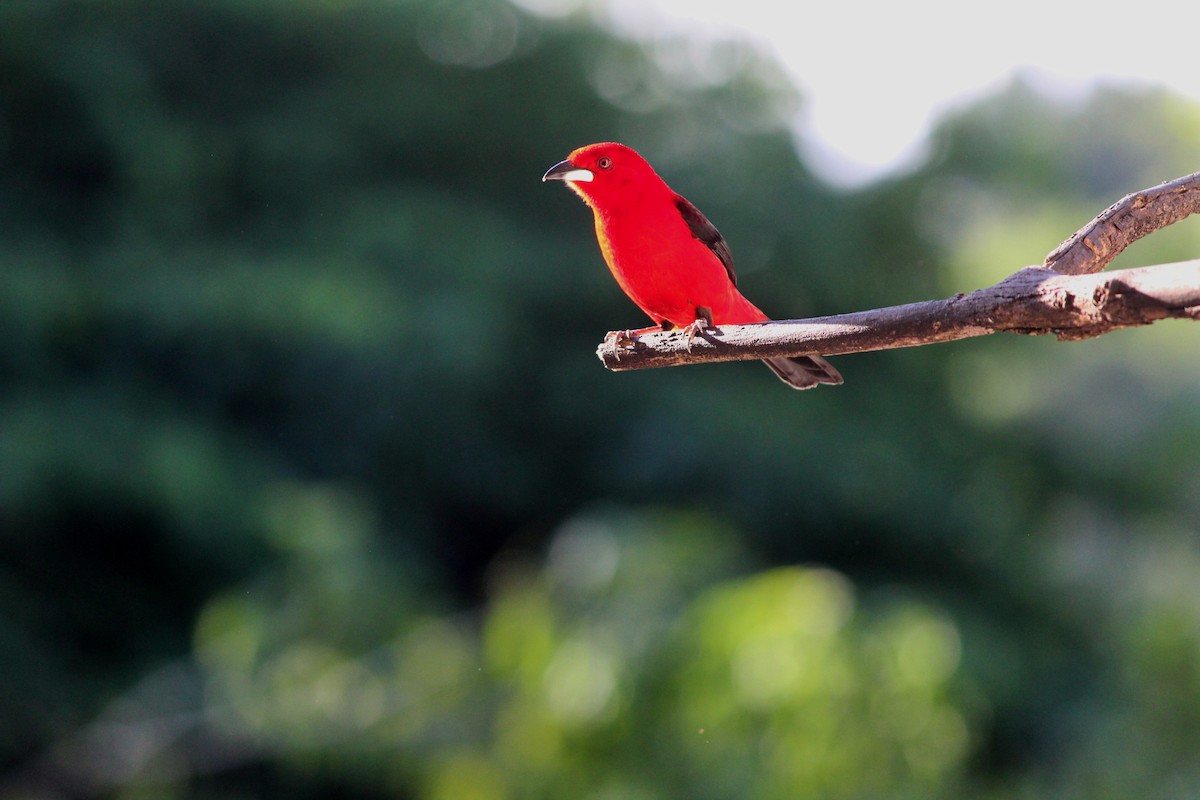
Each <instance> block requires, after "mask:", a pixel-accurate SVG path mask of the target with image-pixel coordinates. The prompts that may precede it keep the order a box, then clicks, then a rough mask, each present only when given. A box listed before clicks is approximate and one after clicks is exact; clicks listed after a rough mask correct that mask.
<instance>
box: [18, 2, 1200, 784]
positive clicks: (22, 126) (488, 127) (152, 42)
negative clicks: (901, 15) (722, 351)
mask: <svg viewBox="0 0 1200 800" xmlns="http://www.w3.org/2000/svg"><path fill="white" fill-rule="evenodd" d="M799 102H800V98H799V97H798V95H797V94H796V92H795V91H794V90H793V89H792V88H791V87H790V86H789V85H788V83H787V81H786V80H785V79H784V78H783V76H782V75H781V73H780V72H779V71H778V70H777V68H776V67H775V66H774V65H773V64H772V63H771V62H770V60H769V59H768V58H766V57H765V56H763V55H762V54H760V53H758V52H757V51H755V49H754V48H753V47H752V46H750V45H749V44H746V43H743V42H737V41H721V42H693V41H687V40H681V39H677V38H670V37H660V38H658V39H654V40H652V41H649V42H646V43H640V44H635V43H631V42H628V41H623V40H620V39H618V38H615V37H614V36H613V35H611V34H609V33H607V32H605V31H604V30H603V29H602V28H601V27H599V26H598V25H597V24H595V23H594V22H593V21H591V19H590V18H589V17H588V15H587V14H586V12H585V11H582V10H577V11H576V12H575V13H572V14H568V15H567V16H563V17H558V18H546V19H543V18H538V17H535V16H533V15H531V14H529V13H528V12H526V11H522V10H519V9H517V8H514V7H510V6H508V5H506V4H504V3H502V2H499V0H458V1H457V2H454V3H449V2H432V1H431V2H424V3H417V2H404V1H401V2H388V1H387V0H351V1H349V2H329V1H328V0H289V1H288V2H282V1H281V0H280V1H272V0H263V1H262V2H253V3H251V2H238V1H236V0H206V1H205V2H184V0H118V1H114V2H105V3H86V2H54V1H52V0H43V1H39V2H33V1H32V0H30V1H29V2H25V1H23V0H19V1H18V2H9V3H5V4H3V5H0V165H2V169H0V229H2V230H3V231H4V235H3V237H0V664H2V665H3V673H2V674H3V675H4V678H5V680H3V681H0V797H4V798H14V799H15V798H59V797H120V798H143V797H179V798H183V797H187V798H205V797H222V798H226V797H288V798H296V797H301V798H303V797H327V796H331V795H344V796H355V797H364V798H370V797H413V798H423V799H426V800H443V799H445V800H450V799H451V798H454V799H457V798H483V799H487V798H497V799H500V798H524V797H545V798H549V797H584V798H597V799H599V800H604V799H607V798H623V799H624V798H660V797H687V798H714V799H715V798H735V797H736V798H763V799H764V800H765V799H767V798H793V797H805V796H818V797H831V798H865V797H884V796H886V797H899V798H904V797H911V798H933V797H959V796H971V797H987V798H1026V797H1045V796H1054V797H1071V798H1124V797H1129V796H1138V797H1163V798H1167V797H1183V796H1192V795H1195V794H1196V793H1197V792H1200V755H1198V754H1200V589H1197V586H1200V554H1198V553H1200V550H1198V545H1200V499H1198V498H1200V455H1198V453H1200V449H1198V448H1197V447H1196V446H1195V443H1196V441H1197V440H1198V439H1200V377H1198V373H1197V370H1196V361H1195V353H1196V347H1197V336H1198V335H1200V334H1198V332H1197V330H1195V329H1194V326H1190V325H1187V324H1184V323H1173V324H1172V323H1168V324H1161V325H1158V326H1155V327H1153V328H1151V329H1147V330H1141V331H1136V332H1126V333H1120V334H1116V335H1113V336H1108V337H1104V338H1103V339H1101V340H1098V341H1094V342H1088V343H1083V344H1058V343H1055V342H1052V341H1048V340H1032V339H1029V340H1022V339H1016V338H1011V337H1006V338H995V339H988V340H975V341H969V342H960V343H956V344H952V345H944V346H938V347H929V348H920V349H916V350H912V351H904V352H893V353H883V354H870V355H862V356H856V357H853V358H849V357H848V358H844V359H842V360H840V361H839V365H838V366H839V368H840V369H841V370H842V371H843V372H844V373H845V375H846V377H847V383H846V385H845V386H843V387H840V388H838V389H836V390H819V391H816V392H809V393H805V394H804V395H802V396H801V395H797V394H795V393H793V392H788V391H786V390H783V389H781V388H780V387H779V386H778V385H777V383H776V382H775V381H774V380H773V379H772V378H771V377H770V376H769V375H768V374H767V373H766V372H765V371H763V370H761V368H759V367H757V366H756V365H744V364H735V365H720V366H713V367H705V368H694V369H676V370H667V371H659V372H647V373H631V374H622V375H612V374H608V373H606V372H605V371H604V370H603V369H601V368H600V366H599V365H598V364H597V363H596V361H595V357H594V355H593V353H594V348H595V345H596V343H597V342H598V341H599V339H600V338H601V336H602V335H603V333H604V332H605V331H607V330H609V329H615V328H623V327H631V326H636V325H639V324H641V322H640V320H639V319H638V314H637V312H636V309H634V308H633V307H632V305H631V304H629V303H628V301H626V300H625V299H624V298H622V297H621V296H620V295H619V292H618V291H617V290H616V288H615V287H614V286H613V285H612V282H611V279H610V278H609V277H608V276H607V274H606V272H605V270H604V269H603V266H602V265H601V263H600V259H599V256H598V254H597V253H596V252H595V244H594V241H593V239H592V232H591V225H590V220H589V218H588V214H587V211H586V209H585V208H583V206H582V205H581V204H579V203H578V202H577V201H576V200H575V199H574V198H573V197H571V196H570V195H569V194H568V193H565V192H563V191H562V190H561V187H547V186H543V185H541V184H539V182H538V177H539V176H540V175H541V173H542V171H544V169H545V168H546V167H547V166H549V165H551V164H553V163H554V162H556V161H557V160H559V159H560V158H562V156H563V155H564V154H565V153H566V152H568V151H569V150H570V149H572V148H573V147H575V146H578V145H580V144H583V143H586V142H590V141H596V140H602V139H620V140H623V141H627V142H628V143H630V144H632V145H634V146H636V147H638V148H639V149H640V150H642V151H643V152H644V153H645V154H646V155H647V156H648V157H650V158H651V160H652V161H653V162H654V163H655V164H656V166H657V167H658V169H659V171H660V172H661V173H662V174H663V175H664V176H665V177H666V178H667V179H668V180H669V181H670V182H671V183H672V184H673V185H674V186H675V187H676V188H677V189H679V190H680V191H682V192H684V193H686V194H687V195H688V196H689V197H690V198H691V199H692V200H693V201H695V202H696V203H697V205H699V206H700V207H701V208H703V209H704V210H705V212H706V213H707V214H708V215H709V216H710V217H711V218H712V219H713V220H714V221H715V222H716V223H717V224H718V225H719V227H720V228H721V229H722V231H723V232H724V234H725V235H726V237H727V238H728V239H729V241H730V242H731V244H732V247H733V250H734V252H735V254H736V257H737V260H738V265H739V275H740V276H741V278H742V283H741V285H743V286H744V288H745V290H746V291H747V293H748V294H749V295H750V296H751V297H753V298H758V299H759V300H760V301H762V300H763V299H766V300H767V302H762V305H764V307H765V308H766V310H768V311H769V312H771V313H774V314H775V315H776V316H793V317H794V316H804V315H809V314H815V313H833V312H838V311H849V310H857V309H863V308H869V307H874V306H879V305H890V304H895V303H901V302H908V301H913V300H919V299H926V298H930V297H935V296H940V295H944V294H948V293H950V292H955V291H967V290H970V289H973V288H976V287H978V286H981V285H985V284H989V283H992V282H994V281H996V280H998V279H999V278H1001V277H1003V276H1004V275H1006V274H1008V273H1010V272H1012V271H1015V269H1017V268H1018V267H1020V266H1022V265H1024V264H1027V263H1037V262H1039V261H1040V260H1041V258H1042V257H1043V256H1044V254H1045V253H1046V252H1047V251H1049V250H1050V249H1051V248H1052V247H1053V246H1054V245H1056V244H1057V243H1058V242H1059V241H1060V240H1061V239H1062V238H1064V237H1065V236H1066V235H1068V234H1069V233H1070V232H1071V231H1073V230H1074V229H1075V228H1076V227H1078V226H1079V225H1081V224H1083V223H1084V222H1085V221H1086V220H1087V219H1089V218H1090V217H1091V216H1092V215H1093V214H1094V213H1096V212H1097V211H1098V210H1100V209H1101V208H1103V207H1104V206H1105V205H1107V204H1108V203H1110V202H1112V201H1113V200H1115V199H1116V198H1118V197H1120V196H1121V195H1123V194H1125V193H1127V192H1129V191H1132V190H1134V189H1137V188H1141V187H1143V186H1147V185H1150V184H1153V183H1156V182H1158V181H1160V180H1164V179H1167V178H1172V177H1176V176H1178V175H1180V174H1184V173H1186V172H1190V171H1194V170H1195V169H1196V164H1195V162H1194V160H1193V158H1194V153H1195V147H1194V144H1195V141H1196V139H1197V136H1200V109H1198V108H1197V107H1196V106H1195V105H1191V104H1187V103H1185V102H1183V101H1181V100H1180V99H1178V98H1175V97H1172V96H1170V95H1168V94H1166V93H1164V92H1161V91H1149V90H1144V91H1142V90H1138V91H1135V90H1131V89H1113V88H1110V89H1101V90H1097V91H1096V92H1095V93H1093V94H1092V95H1091V96H1089V97H1088V98H1086V99H1083V100H1076V101H1071V102H1066V101H1063V100H1062V99H1051V98H1050V97H1048V96H1047V95H1044V94H1042V93H1041V92H1039V91H1038V90H1037V88H1036V83H1035V82H1034V81H1031V80H1019V81H1016V82H1014V83H1013V84H1012V85H1011V86H1010V87H1009V88H1007V89H1005V90H1003V91H1001V92H999V93H998V94H997V95H995V96H994V97H992V98H989V99H987V100H985V101H982V102H980V103H978V104H976V105H974V106H972V107H968V108H964V109H961V110H959V111H956V112H954V113H953V114H951V115H950V116H948V117H947V118H946V120H945V121H944V122H943V124H942V125H941V126H940V127H939V129H938V130H937V132H936V134H935V136H934V138H933V143H932V147H931V152H930V154H929V156H928V158H927V159H926V160H925V161H924V162H923V163H922V164H920V165H918V166H916V167H914V168H913V169H911V170H910V171H909V172H907V173H905V174H903V175H901V176H897V177H893V178H890V179H888V180H886V181H882V182H880V183H877V184H875V185H872V186H869V187H865V188H863V189H860V190H855V191H849V190H835V189H833V188H831V187H828V186H825V185H822V184H821V183H820V182H819V181H818V180H816V179H815V178H814V177H813V176H812V175H811V173H810V172H809V171H808V170H807V168H806V167H805V165H804V164H803V163H802V162H801V161H800V160H799V159H798V157H797V155H796V153H795V149H794V146H793V141H792V136H791V134H790V133H789V131H788V128H787V123H788V122H789V121H790V120H791V119H792V118H793V117H794V114H795V110H796V108H797V107H798V103H799ZM881 124H886V121H881ZM1197 252H1200V232H1198V231H1197V229H1196V226H1195V224H1194V222H1189V223H1183V224H1181V225H1179V226H1176V229H1175V230H1171V231H1167V232H1164V233H1162V234H1159V235H1156V236H1154V237H1151V238H1150V239H1148V240H1146V241H1144V242H1142V243H1139V244H1138V245H1136V246H1135V247H1133V248H1131V249H1130V251H1129V252H1128V253H1127V254H1126V255H1125V256H1123V263H1125V264H1127V265H1129V264H1134V263H1154V262H1156V261H1167V260H1175V259H1183V258H1192V257H1195V256H1196V254H1197Z"/></svg>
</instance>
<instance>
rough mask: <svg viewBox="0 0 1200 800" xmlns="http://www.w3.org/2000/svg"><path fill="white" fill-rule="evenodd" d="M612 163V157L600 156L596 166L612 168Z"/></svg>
mask: <svg viewBox="0 0 1200 800" xmlns="http://www.w3.org/2000/svg"><path fill="white" fill-rule="evenodd" d="M612 165H613V162H612V159H611V158H609V157H608V156H600V158H599V159H598V160H597V161H596V166H597V167H599V168H600V169H606V170H607V169H612Z"/></svg>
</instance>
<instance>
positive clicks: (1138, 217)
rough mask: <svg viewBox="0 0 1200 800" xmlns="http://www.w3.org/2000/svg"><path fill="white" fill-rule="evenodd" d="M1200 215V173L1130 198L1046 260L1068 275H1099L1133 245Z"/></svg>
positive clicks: (1125, 198)
mask: <svg viewBox="0 0 1200 800" xmlns="http://www.w3.org/2000/svg"><path fill="white" fill-rule="evenodd" d="M1197 212H1200V172H1194V173H1192V174H1191V175H1184V176H1183V177H1182V178H1176V179H1175V180H1173V181H1167V182H1166V183H1160V184H1159V185H1158V186H1155V187H1152V188H1150V189H1143V190H1142V191H1140V192H1134V193H1133V194H1127V195H1125V196H1124V197H1122V198H1121V199H1120V200H1118V201H1117V202H1115V203H1113V204H1112V205H1111V206H1109V207H1108V208H1106V209H1104V210H1103V211H1101V212H1100V213H1099V214H1097V215H1096V217H1095V218H1094V219H1093V220H1092V221H1091V222H1089V223H1088V224H1087V225H1084V226H1083V227H1082V228H1080V229H1079V230H1078V231H1076V232H1075V233H1073V234H1072V235H1071V237H1070V238H1069V239H1067V240H1066V241H1065V242H1063V243H1062V244H1060V245H1059V246H1058V247H1056V248H1054V249H1053V250H1052V251H1051V252H1050V255H1048V256H1046V261H1045V266H1047V267H1049V268H1050V269H1052V270H1054V271H1056V272H1061V273H1063V274H1064V275H1082V274H1084V273H1087V272H1099V271H1100V270H1102V269H1104V268H1105V267H1107V266H1108V265H1109V264H1110V263H1111V262H1112V260H1113V259H1114V258H1116V257H1117V256H1118V255H1120V253H1121V251H1122V250H1124V249H1125V248H1126V247H1128V246H1129V245H1131V244H1133V243H1134V242H1136V241H1137V240H1138V239H1141V238H1142V237H1143V236H1147V235H1149V234H1151V233H1154V232H1155V231H1157V230H1160V229H1162V228H1165V227H1167V226H1168V225H1170V224H1172V223H1174V222H1179V221H1180V220H1181V219H1183V218H1185V217H1187V216H1188V215H1190V214H1195V213H1197Z"/></svg>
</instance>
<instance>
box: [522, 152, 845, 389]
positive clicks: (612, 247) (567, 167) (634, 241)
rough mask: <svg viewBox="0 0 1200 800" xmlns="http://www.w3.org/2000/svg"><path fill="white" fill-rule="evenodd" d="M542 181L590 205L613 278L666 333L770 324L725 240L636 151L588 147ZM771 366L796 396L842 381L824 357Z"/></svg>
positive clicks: (788, 360)
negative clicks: (740, 280) (740, 284)
mask: <svg viewBox="0 0 1200 800" xmlns="http://www.w3.org/2000/svg"><path fill="white" fill-rule="evenodd" d="M542 180H543V181H549V180H560V181H564V182H566V184H567V185H568V186H569V187H571V189H573V190H574V191H575V193H576V194H578V195H579V196H580V197H582V198H583V200H584V202H585V203H587V204H588V206H589V207H590V208H591V209H592V213H593V214H594V216H595V218H596V239H597V240H598V241H599V242H600V252H601V253H602V254H603V255H604V260H605V261H606V262H607V263H608V268H609V270H611V271H612V274H613V277H614V278H616V279H617V283H618V284H619V285H620V287H621V289H622V290H623V291H624V292H625V294H627V295H629V299H630V300H632V301H633V302H634V303H636V304H637V306H638V308H640V309H642V311H644V312H646V313H647V314H649V315H650V319H652V320H654V322H655V324H656V325H658V326H659V327H660V328H661V329H662V330H671V329H674V328H682V329H687V330H688V332H689V337H690V336H694V335H695V334H696V332H697V331H700V330H702V329H703V328H704V327H706V326H712V325H722V324H729V325H737V324H741V323H748V322H765V321H766V320H767V319H768V317H767V315H766V314H764V313H763V312H761V311H759V310H758V308H757V307H755V306H754V304H752V303H751V302H750V301H749V300H747V299H746V298H745V297H743V296H742V294H741V292H739V291H738V290H737V275H736V274H735V273H734V271H733V256H732V254H731V253H730V252H729V245H727V244H726V243H725V238H724V237H723V236H721V234H720V233H719V232H718V231H717V229H716V228H715V227H713V224H712V223H711V222H709V221H708V218H707V217H705V216H704V215H703V214H701V213H700V211H699V209H697V208H696V207H695V206H694V205H692V204H691V203H689V202H688V201H687V200H686V199H684V198H683V197H681V196H680V195H678V194H676V193H675V192H674V191H673V190H672V189H671V187H670V186H667V184H666V182H664V181H663V179H662V178H660V177H659V176H658V174H657V173H656V172H655V171H654V169H653V168H652V167H651V166H650V164H649V163H647V162H646V160H645V159H644V158H642V157H641V156H640V155H638V154H637V153H636V152H634V151H633V150H632V149H631V148H629V147H626V146H625V145H623V144H617V143H615V142H602V143H600V144H590V145H588V146H586V147H581V148H579V149H578V150H576V151H575V152H573V153H571V155H570V156H569V157H568V158H567V159H566V160H565V161H561V162H559V163H558V164H555V165H554V166H553V167H551V168H550V169H549V170H547V172H546V174H545V175H543V176H542ZM644 330H650V329H644ZM763 363H765V364H766V365H767V366H768V367H770V368H771V370H772V371H773V372H774V373H775V374H776V375H778V376H779V377H780V378H781V379H782V380H783V381H784V382H785V383H787V384H788V385H789V386H791V387H793V388H795V389H808V388H811V387H813V386H816V385H817V384H819V383H829V384H838V383H841V382H842V376H841V375H840V374H839V373H838V371H837V370H836V369H834V368H833V365H832V364H830V363H829V362H828V361H826V360H825V359H823V358H821V357H820V356H800V357H798V358H782V357H781V358H768V359H765V360H764V362H763Z"/></svg>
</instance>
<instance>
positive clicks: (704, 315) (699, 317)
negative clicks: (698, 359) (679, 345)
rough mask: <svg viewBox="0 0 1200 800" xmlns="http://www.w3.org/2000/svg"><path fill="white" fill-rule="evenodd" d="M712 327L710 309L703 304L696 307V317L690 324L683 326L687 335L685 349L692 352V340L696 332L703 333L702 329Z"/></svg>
mask: <svg viewBox="0 0 1200 800" xmlns="http://www.w3.org/2000/svg"><path fill="white" fill-rule="evenodd" d="M712 327H713V318H712V309H711V308H706V307H704V306H697V307H696V319H695V321H693V322H692V324H691V325H688V326H687V327H686V328H684V329H683V330H684V333H685V334H686V335H687V351H688V352H689V353H690V352H692V341H693V340H694V339H695V338H696V335H697V334H703V333H704V331H706V330H708V329H710V328H712Z"/></svg>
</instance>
